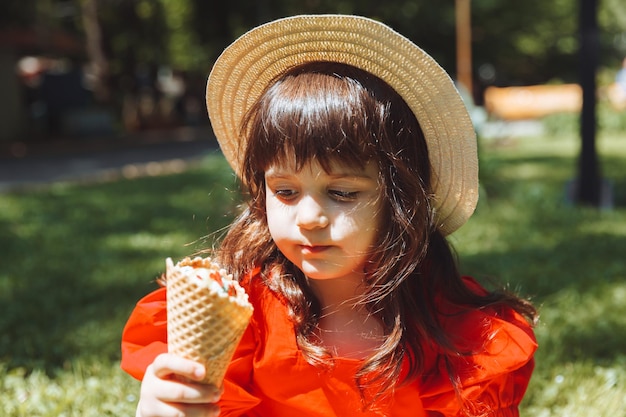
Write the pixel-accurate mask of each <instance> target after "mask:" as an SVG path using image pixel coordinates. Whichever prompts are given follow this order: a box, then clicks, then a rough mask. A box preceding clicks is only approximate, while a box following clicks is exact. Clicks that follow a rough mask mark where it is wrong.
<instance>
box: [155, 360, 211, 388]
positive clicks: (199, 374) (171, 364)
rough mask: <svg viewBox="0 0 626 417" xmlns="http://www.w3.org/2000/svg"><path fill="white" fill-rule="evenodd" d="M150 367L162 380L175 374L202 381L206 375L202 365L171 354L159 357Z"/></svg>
mask: <svg viewBox="0 0 626 417" xmlns="http://www.w3.org/2000/svg"><path fill="white" fill-rule="evenodd" d="M150 366H151V367H152V370H153V372H154V374H155V375H156V376H157V377H158V378H161V379H163V378H166V377H168V376H170V375H172V374H174V375H178V376H182V377H184V378H188V379H191V380H193V381H200V380H202V378H204V376H205V374H206V371H205V369H204V366H203V365H202V364H200V363H198V362H195V361H192V360H189V359H185V358H182V357H180V356H177V355H173V354H171V353H164V354H161V355H159V356H157V357H156V359H155V360H154V362H153V363H152V365H150Z"/></svg>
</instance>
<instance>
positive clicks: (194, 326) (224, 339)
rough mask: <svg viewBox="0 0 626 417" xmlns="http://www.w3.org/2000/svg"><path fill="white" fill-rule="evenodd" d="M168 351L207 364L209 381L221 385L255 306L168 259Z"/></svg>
mask: <svg viewBox="0 0 626 417" xmlns="http://www.w3.org/2000/svg"><path fill="white" fill-rule="evenodd" d="M166 267H167V269H166V282H167V338H168V339H167V340H168V351H169V352H170V353H174V354H176V355H179V356H182V357H184V358H187V359H191V360H194V361H196V362H199V363H202V364H204V366H205V367H206V377H205V378H204V379H203V380H202V381H201V382H202V383H206V384H214V385H215V386H218V387H219V386H221V384H222V381H223V379H224V375H225V373H226V370H227V369H228V365H229V364H230V361H231V359H232V357H233V354H234V353H235V349H236V348H237V345H238V344H239V341H240V340H241V337H242V335H243V333H244V331H245V329H246V327H247V325H248V322H249V320H250V317H251V315H252V307H251V306H250V305H249V304H248V303H247V302H244V303H242V302H237V301H235V300H233V297H228V296H224V295H222V296H220V295H219V294H217V293H215V292H211V291H209V290H208V289H207V288H203V287H201V286H199V285H197V284H196V283H195V282H194V281H193V280H192V279H190V278H189V277H188V276H186V275H185V274H183V273H182V272H181V271H180V270H179V269H177V268H176V267H175V266H174V264H173V262H172V260H171V259H170V258H168V259H167V261H166Z"/></svg>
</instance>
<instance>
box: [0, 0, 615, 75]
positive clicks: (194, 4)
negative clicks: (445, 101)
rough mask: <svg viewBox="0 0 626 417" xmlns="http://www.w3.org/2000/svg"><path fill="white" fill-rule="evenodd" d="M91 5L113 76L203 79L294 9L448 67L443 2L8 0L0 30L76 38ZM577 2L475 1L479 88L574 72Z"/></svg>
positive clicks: (603, 8) (610, 40)
mask: <svg viewBox="0 0 626 417" xmlns="http://www.w3.org/2000/svg"><path fill="white" fill-rule="evenodd" d="M91 1H94V2H95V3H96V5H97V8H98V12H99V22H98V23H99V24H100V26H101V28H102V33H103V40H102V47H103V49H104V51H105V53H106V55H107V57H108V59H109V60H110V62H111V71H112V76H113V77H115V76H118V75H120V74H123V73H125V72H128V71H130V70H135V69H136V68H137V67H139V66H148V67H149V66H151V65H169V66H172V67H174V68H175V69H178V70H185V71H194V72H201V73H206V72H208V69H209V68H210V66H211V62H212V61H213V60H214V59H215V57H216V56H217V55H218V54H219V53H220V52H221V50H222V49H223V48H224V47H225V46H226V45H227V44H228V43H230V42H231V41H232V40H233V39H234V38H236V37H237V36H239V35H240V34H242V33H243V32H244V31H246V30H248V29H250V28H251V27H253V26H255V25H258V24H260V23H263V22H266V21H269V20H272V19H275V18H278V17H283V16H289V15H293V14H299V13H353V14H360V15H364V16H369V17H372V18H375V19H380V20H382V21H384V22H386V23H388V24H389V25H391V26H392V27H394V28H395V29H396V30H398V31H399V32H401V33H403V34H404V35H406V36H407V37H409V38H411V39H412V40H414V41H415V42H416V43H418V44H419V45H420V46H422V47H423V48H424V49H425V50H426V51H428V52H429V53H431V54H432V55H433V56H434V57H435V58H436V59H437V60H438V61H439V62H440V63H441V64H442V65H443V66H444V67H445V68H447V69H448V71H450V72H453V70H454V61H455V52H454V51H455V10H454V2H453V1H452V0H447V1H440V2H432V1H427V0H388V1H385V2H381V1H377V0H360V1H355V0H352V1H348V0H340V1H338V0H305V1H293V0H230V1H205V0H21V1H18V0H8V1H4V2H3V5H2V8H3V9H4V10H3V12H2V13H0V28H7V27H16V26H21V27H28V26H30V27H33V26H37V27H39V28H42V27H43V28H62V29H64V30H66V31H68V32H69V33H73V34H76V35H78V36H83V35H84V33H85V32H84V30H83V26H84V18H83V17H84V16H83V11H84V5H85V4H86V3H87V2H91ZM578 4H579V2H578V1H572V0H553V1H545V0H526V1H524V2H511V1H506V0H474V1H473V2H472V26H473V44H474V51H473V54H474V67H475V72H476V74H477V76H479V78H482V82H484V83H489V84H494V83H500V84H520V83H524V84H531V83H542V82H546V81H548V80H551V79H555V78H557V79H562V80H572V79H574V78H575V77H576V76H577V60H578V58H577V49H578V27H577V25H578V19H577V16H578ZM599 23H600V28H601V44H602V54H601V55H602V57H601V59H602V62H603V63H604V64H605V65H607V66H616V65H618V62H619V60H620V58H621V56H622V55H626V8H624V7H623V2H622V0H603V1H600V2H599Z"/></svg>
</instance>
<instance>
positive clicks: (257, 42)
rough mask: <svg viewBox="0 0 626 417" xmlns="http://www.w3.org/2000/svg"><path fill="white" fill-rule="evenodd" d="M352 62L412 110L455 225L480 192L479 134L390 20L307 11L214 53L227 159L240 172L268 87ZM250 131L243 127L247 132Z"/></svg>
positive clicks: (215, 105)
mask: <svg viewBox="0 0 626 417" xmlns="http://www.w3.org/2000/svg"><path fill="white" fill-rule="evenodd" d="M312 61H331V62H340V63H345V64H349V65H352V66H355V67H358V68H360V69H363V70H365V71H368V72H370V73H372V74H374V75H376V76H378V77H379V78H381V79H383V80H384V81H386V82H387V83H388V84H389V85H390V86H391V87H393V88H394V89H395V90H396V91H397V92H398V94H400V96H402V97H403V98H404V100H405V101H406V102H407V104H408V105H409V107H410V108H411V109H412V110H413V112H414V113H415V115H416V116H417V119H418V121H419V123H420V126H421V127H422V130H423V131H424V135H425V137H426V142H427V144H428V149H429V154H430V159H431V165H432V169H433V175H432V176H433V184H432V187H433V191H434V193H435V199H434V202H435V209H436V210H437V220H438V224H439V228H440V230H441V231H442V232H443V233H445V234H448V233H451V232H453V231H454V230H456V229H457V228H458V227H460V226H461V225H462V224H464V223H465V222H466V221H467V219H468V218H469V217H470V216H471V215H472V213H473V212H474V209H475V207H476V202H477V200H478V158H477V152H476V135H475V132H474V128H473V125H472V122H471V120H470V118H469V115H468V112H467V109H466V107H465V105H464V103H463V101H462V99H461V97H460V95H459V93H458V91H457V90H456V87H455V86H454V83H453V82H452V80H451V79H450V77H449V76H448V74H447V73H446V72H445V71H444V70H443V69H442V68H441V67H440V66H439V64H437V63H436V62H435V61H434V60H433V59H432V58H431V57H430V56H429V55H428V54H426V53H425V52H424V51H423V50H422V49H420V48H419V47H417V46H416V45H415V44H413V43H412V42H411V41H410V40H408V39H407V38H405V37H403V36H402V35H400V34H399V33H397V32H395V31H394V30H392V29H391V28H389V27H388V26H386V25H384V24H382V23H380V22H377V21H374V20H371V19H368V18H363V17H358V16H343V15H304V16H295V17H289V18H285V19H280V20H276V21H274V22H270V23H267V24H265V25H262V26H259V27H257V28H255V29H252V30H251V31H249V32H248V33H246V34H244V35H243V36H242V37H240V38H239V39H238V40H236V41H235V42H234V43H233V44H232V45H231V46H229V47H228V48H227V49H226V50H225V51H224V52H223V53H222V55H221V56H220V57H219V58H218V60H217V61H216V63H215V65H214V67H213V70H212V71H211V74H210V75H209V80H208V84H207V94H206V100H207V108H208V112H209V117H210V119H211V124H212V127H213V130H214V132H215V134H216V137H217V139H218V141H219V143H220V146H221V148H222V151H223V152H224V155H225V156H226V159H228V161H229V162H230V164H231V166H232V167H233V169H234V170H235V172H237V173H239V172H240V167H241V163H242V161H241V160H240V158H241V157H242V154H243V153H242V152H240V149H243V148H244V146H245V143H240V142H241V141H240V138H241V136H242V135H241V134H240V129H241V122H242V119H243V116H244V115H245V114H246V113H247V112H248V110H249V109H250V107H251V106H252V105H253V103H254V102H256V101H257V100H258V98H259V97H260V95H261V94H262V93H263V91H264V90H265V88H266V87H267V86H268V85H269V84H270V83H271V82H272V81H273V80H275V79H276V78H277V77H279V76H280V75H282V74H284V73H285V72H286V71H287V70H288V69H290V68H292V67H294V66H297V65H300V64H302V63H306V62H312ZM244 136H245V135H244Z"/></svg>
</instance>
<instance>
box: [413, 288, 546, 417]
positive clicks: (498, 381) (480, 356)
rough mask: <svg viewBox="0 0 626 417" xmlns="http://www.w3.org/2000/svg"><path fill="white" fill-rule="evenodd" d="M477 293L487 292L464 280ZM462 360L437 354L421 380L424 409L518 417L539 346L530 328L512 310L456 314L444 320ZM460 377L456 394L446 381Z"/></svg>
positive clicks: (503, 309)
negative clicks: (450, 371) (451, 377)
mask: <svg viewBox="0 0 626 417" xmlns="http://www.w3.org/2000/svg"><path fill="white" fill-rule="evenodd" d="M464 280H465V282H466V284H467V285H468V287H469V288H470V289H472V290H474V291H485V290H484V289H482V287H480V285H479V284H478V283H476V281H474V280H473V279H471V278H465V279H464ZM442 321H443V325H444V327H445V328H446V330H447V332H448V334H450V335H453V342H454V343H455V344H456V346H457V348H458V349H459V350H460V351H461V352H463V354H461V355H459V356H444V355H443V354H442V353H438V354H435V356H434V357H432V358H431V361H430V364H431V366H429V368H428V369H427V371H426V372H425V373H424V376H423V378H422V387H421V390H422V401H423V403H424V408H425V409H430V410H436V411H439V412H442V413H443V414H444V415H446V416H447V415H450V416H457V415H464V414H462V411H463V410H465V411H469V412H470V413H471V414H470V415H481V414H485V413H486V415H489V416H501V417H509V416H518V405H519V403H520V402H521V400H522V398H523V396H524V394H525V392H526V388H527V386H528V383H529V381H530V377H531V375H532V372H533V369H534V359H533V357H534V353H535V351H536V350H537V341H536V339H535V335H534V332H533V329H532V325H531V324H530V323H528V321H527V320H526V319H525V318H524V317H523V316H522V315H521V314H519V313H517V312H516V311H515V310H513V309H512V308H509V307H485V308H481V309H464V310H462V311H455V312H452V313H451V314H449V315H447V316H446V317H444V318H443V319H442ZM448 370H452V371H453V373H454V374H455V375H456V377H457V378H458V382H459V387H460V390H459V392H458V393H457V392H456V391H455V389H454V387H453V385H452V383H451V382H450V379H449V377H448Z"/></svg>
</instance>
